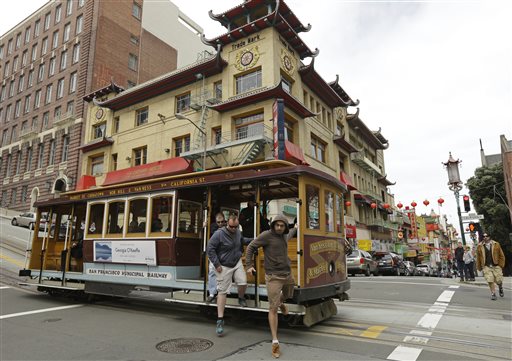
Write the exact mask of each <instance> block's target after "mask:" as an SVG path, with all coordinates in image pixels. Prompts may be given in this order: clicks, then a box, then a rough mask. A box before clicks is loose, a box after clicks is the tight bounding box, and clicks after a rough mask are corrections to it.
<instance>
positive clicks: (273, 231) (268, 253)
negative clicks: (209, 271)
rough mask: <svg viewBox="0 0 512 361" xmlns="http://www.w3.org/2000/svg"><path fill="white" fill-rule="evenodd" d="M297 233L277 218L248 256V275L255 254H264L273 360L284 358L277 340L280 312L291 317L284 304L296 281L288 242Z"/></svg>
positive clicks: (284, 221) (250, 248) (260, 236)
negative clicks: (258, 252) (261, 251)
mask: <svg viewBox="0 0 512 361" xmlns="http://www.w3.org/2000/svg"><path fill="white" fill-rule="evenodd" d="M296 234H297V229H296V228H293V229H292V230H291V231H290V230H289V229H288V219H287V218H286V217H285V216H283V215H280V214H279V215H277V216H275V217H274V219H273V220H272V223H271V224H270V230H268V231H265V232H262V233H261V234H260V235H259V236H258V237H257V238H256V239H255V240H253V241H252V242H251V243H250V244H249V246H248V247H247V254H246V256H245V261H246V266H247V267H246V268H247V272H248V273H249V272H254V271H255V269H254V259H253V256H254V253H255V252H256V251H257V249H258V248H259V247H263V250H264V252H265V260H264V265H265V283H266V285H267V296H268V303H269V310H268V323H269V325H270V332H271V334H272V357H274V358H278V357H279V356H281V352H280V350H279V341H278V339H277V326H278V317H277V309H278V308H279V309H280V310H281V313H282V314H283V315H287V314H288V308H287V307H286V305H285V304H284V301H285V300H286V299H288V298H291V297H293V289H294V286H295V280H294V279H293V276H292V271H291V266H290V265H291V261H290V259H289V258H288V240H289V239H290V238H293V237H294V236H295V235H296Z"/></svg>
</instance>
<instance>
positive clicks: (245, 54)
mask: <svg viewBox="0 0 512 361" xmlns="http://www.w3.org/2000/svg"><path fill="white" fill-rule="evenodd" d="M259 58H260V53H259V51H258V47H257V46H255V47H253V48H250V49H244V50H242V51H240V52H239V53H238V54H236V61H235V67H236V68H237V69H238V70H240V71H244V70H247V69H249V68H252V67H253V66H255V65H256V64H257V63H258V59H259Z"/></svg>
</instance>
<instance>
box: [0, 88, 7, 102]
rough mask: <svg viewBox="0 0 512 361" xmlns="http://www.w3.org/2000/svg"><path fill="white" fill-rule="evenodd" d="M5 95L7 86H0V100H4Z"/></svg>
mask: <svg viewBox="0 0 512 361" xmlns="http://www.w3.org/2000/svg"><path fill="white" fill-rule="evenodd" d="M6 95H7V88H6V87H5V85H4V86H2V91H1V93H0V101H2V102H3V101H4V100H5V96H6Z"/></svg>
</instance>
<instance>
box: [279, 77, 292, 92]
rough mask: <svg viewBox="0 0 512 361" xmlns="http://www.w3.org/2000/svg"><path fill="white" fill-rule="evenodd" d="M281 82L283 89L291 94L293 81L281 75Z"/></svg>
mask: <svg viewBox="0 0 512 361" xmlns="http://www.w3.org/2000/svg"><path fill="white" fill-rule="evenodd" d="M281 84H282V87H283V90H284V91H285V92H287V93H289V94H291V92H292V82H291V81H289V80H288V78H286V77H284V76H281Z"/></svg>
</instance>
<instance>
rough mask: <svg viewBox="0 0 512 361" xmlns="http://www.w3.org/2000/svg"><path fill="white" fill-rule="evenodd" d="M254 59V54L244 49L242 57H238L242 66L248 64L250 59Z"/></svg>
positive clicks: (250, 61)
mask: <svg viewBox="0 0 512 361" xmlns="http://www.w3.org/2000/svg"><path fill="white" fill-rule="evenodd" d="M253 59H254V54H253V53H252V52H251V51H246V52H245V53H243V54H242V57H241V58H240V64H242V65H243V66H248V65H249V64H251V63H252V60H253Z"/></svg>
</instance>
